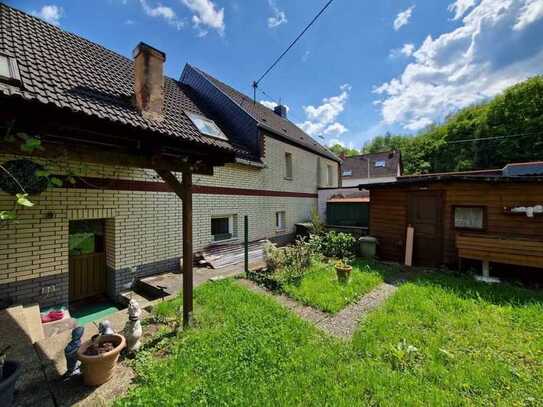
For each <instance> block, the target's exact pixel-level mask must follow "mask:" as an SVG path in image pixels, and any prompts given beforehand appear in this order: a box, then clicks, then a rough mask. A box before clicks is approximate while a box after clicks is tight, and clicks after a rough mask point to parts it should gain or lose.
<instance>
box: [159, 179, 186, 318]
mask: <svg viewBox="0 0 543 407" xmlns="http://www.w3.org/2000/svg"><path fill="white" fill-rule="evenodd" d="M155 171H156V172H157V174H158V175H160V177H161V178H162V179H163V180H164V182H166V183H167V184H168V185H169V186H170V187H171V188H172V189H173V191H174V192H175V194H176V195H177V196H178V197H179V198H181V200H182V201H183V326H184V327H187V326H189V325H190V323H191V319H192V309H193V307H192V286H193V281H192V279H193V272H192V263H193V258H192V173H190V172H184V173H183V176H182V181H183V182H182V183H181V182H179V180H178V179H177V178H176V176H175V175H174V174H172V173H171V172H170V171H165V170H160V169H155Z"/></svg>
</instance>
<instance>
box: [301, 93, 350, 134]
mask: <svg viewBox="0 0 543 407" xmlns="http://www.w3.org/2000/svg"><path fill="white" fill-rule="evenodd" d="M340 90H341V93H340V94H339V95H337V96H331V97H329V98H324V99H323V100H322V103H321V104H320V105H319V106H313V105H309V106H304V107H303V109H304V112H305V115H306V121H304V122H303V123H298V127H300V128H301V129H302V130H303V131H305V132H306V133H307V134H309V135H310V136H322V137H323V136H331V135H335V136H338V135H340V134H343V133H345V132H346V131H347V128H346V127H345V126H344V125H343V124H341V123H339V122H338V121H337V117H338V116H339V115H340V114H341V113H342V112H343V110H344V109H345V103H347V99H348V98H349V92H350V91H351V86H350V85H349V84H345V85H342V86H341V87H340Z"/></svg>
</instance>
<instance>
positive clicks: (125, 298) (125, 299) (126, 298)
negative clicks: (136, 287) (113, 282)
mask: <svg viewBox="0 0 543 407" xmlns="http://www.w3.org/2000/svg"><path fill="white" fill-rule="evenodd" d="M132 298H133V299H135V300H136V301H137V302H138V304H139V305H140V307H141V308H144V307H146V306H147V305H149V303H150V302H151V301H152V298H149V297H147V296H144V295H142V294H139V293H137V292H135V291H124V292H122V293H121V294H120V299H121V303H122V304H123V305H125V306H128V303H129V302H130V299H132Z"/></svg>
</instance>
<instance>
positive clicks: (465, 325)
mask: <svg viewBox="0 0 543 407" xmlns="http://www.w3.org/2000/svg"><path fill="white" fill-rule="evenodd" d="M195 300H196V306H195V315H196V319H197V321H198V323H197V326H196V327H195V328H193V329H191V330H189V331H187V332H185V333H182V334H180V336H179V337H172V338H170V339H168V340H167V341H166V343H163V344H162V348H161V352H160V354H161V355H162V356H161V357H158V356H152V354H151V353H150V352H143V353H140V355H139V356H138V360H137V362H136V371H137V374H138V380H137V383H136V386H135V387H134V388H133V389H131V390H130V391H129V394H128V395H127V396H126V397H125V398H124V399H121V400H117V404H118V405H126V406H132V405H135V406H147V405H161V406H178V405H213V406H214V405H251V406H253V405H269V406H272V405H273V406H292V405H304V406H311V405H315V406H317V405H318V406H321V405H333V406H352V405H382V406H397V405H434V406H445V405H447V406H449V405H501V406H515V405H518V406H522V405H525V406H526V405H542V400H543V385H542V383H543V305H542V304H543V295H541V294H535V293H533V292H530V291H525V290H522V289H518V288H514V287H510V286H505V285H502V286H485V285H483V284H481V283H474V282H471V281H467V280H464V279H461V278H455V277H447V276H429V277H421V278H419V279H418V280H415V281H413V282H410V283H407V284H404V285H403V286H401V287H400V288H399V290H398V291H397V293H396V294H395V295H394V296H393V297H392V298H390V299H389V301H388V302H387V303H386V304H385V305H384V306H383V307H382V308H380V309H379V310H377V311H375V312H374V313H372V314H370V316H369V317H368V318H367V319H366V320H365V323H364V324H363V325H362V326H361V327H360V329H359V331H358V332H357V333H356V334H355V337H354V338H353V341H352V343H346V342H339V341H338V340H335V339H332V338H330V337H328V336H326V335H325V334H324V333H322V332H320V331H318V330H317V329H316V328H314V327H312V326H311V325H309V323H306V322H304V321H302V320H300V319H299V318H297V317H296V316H294V315H293V314H291V313H290V312H289V311H287V310H286V309H285V308H283V307H281V306H280V305H278V304H277V303H276V302H275V301H274V299H273V298H269V297H265V296H262V295H257V294H255V293H252V292H250V291H248V290H246V289H245V288H243V287H241V286H239V285H238V284H237V283H236V282H235V281H233V280H226V281H221V282H216V283H208V284H205V285H203V286H200V287H198V288H197V290H196V294H195ZM163 307H164V308H163V311H164V312H166V313H167V311H165V309H166V308H167V307H166V306H163ZM171 309H174V307H171ZM171 309H170V312H171ZM402 343H403V345H400V347H398V345H399V344H402ZM164 355H165V356H164Z"/></svg>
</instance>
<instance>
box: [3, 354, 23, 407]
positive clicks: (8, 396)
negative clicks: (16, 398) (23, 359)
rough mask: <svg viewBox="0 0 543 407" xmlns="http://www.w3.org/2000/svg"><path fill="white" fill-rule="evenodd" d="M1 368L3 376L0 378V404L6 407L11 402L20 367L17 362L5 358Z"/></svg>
mask: <svg viewBox="0 0 543 407" xmlns="http://www.w3.org/2000/svg"><path fill="white" fill-rule="evenodd" d="M3 370H4V373H3V377H1V378H0V406H6V407H8V406H11V405H12V404H13V392H14V391H15V383H16V382H17V379H18V378H19V376H20V375H21V372H22V367H21V364H20V363H18V362H14V361H12V360H6V362H5V363H4V369H3Z"/></svg>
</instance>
